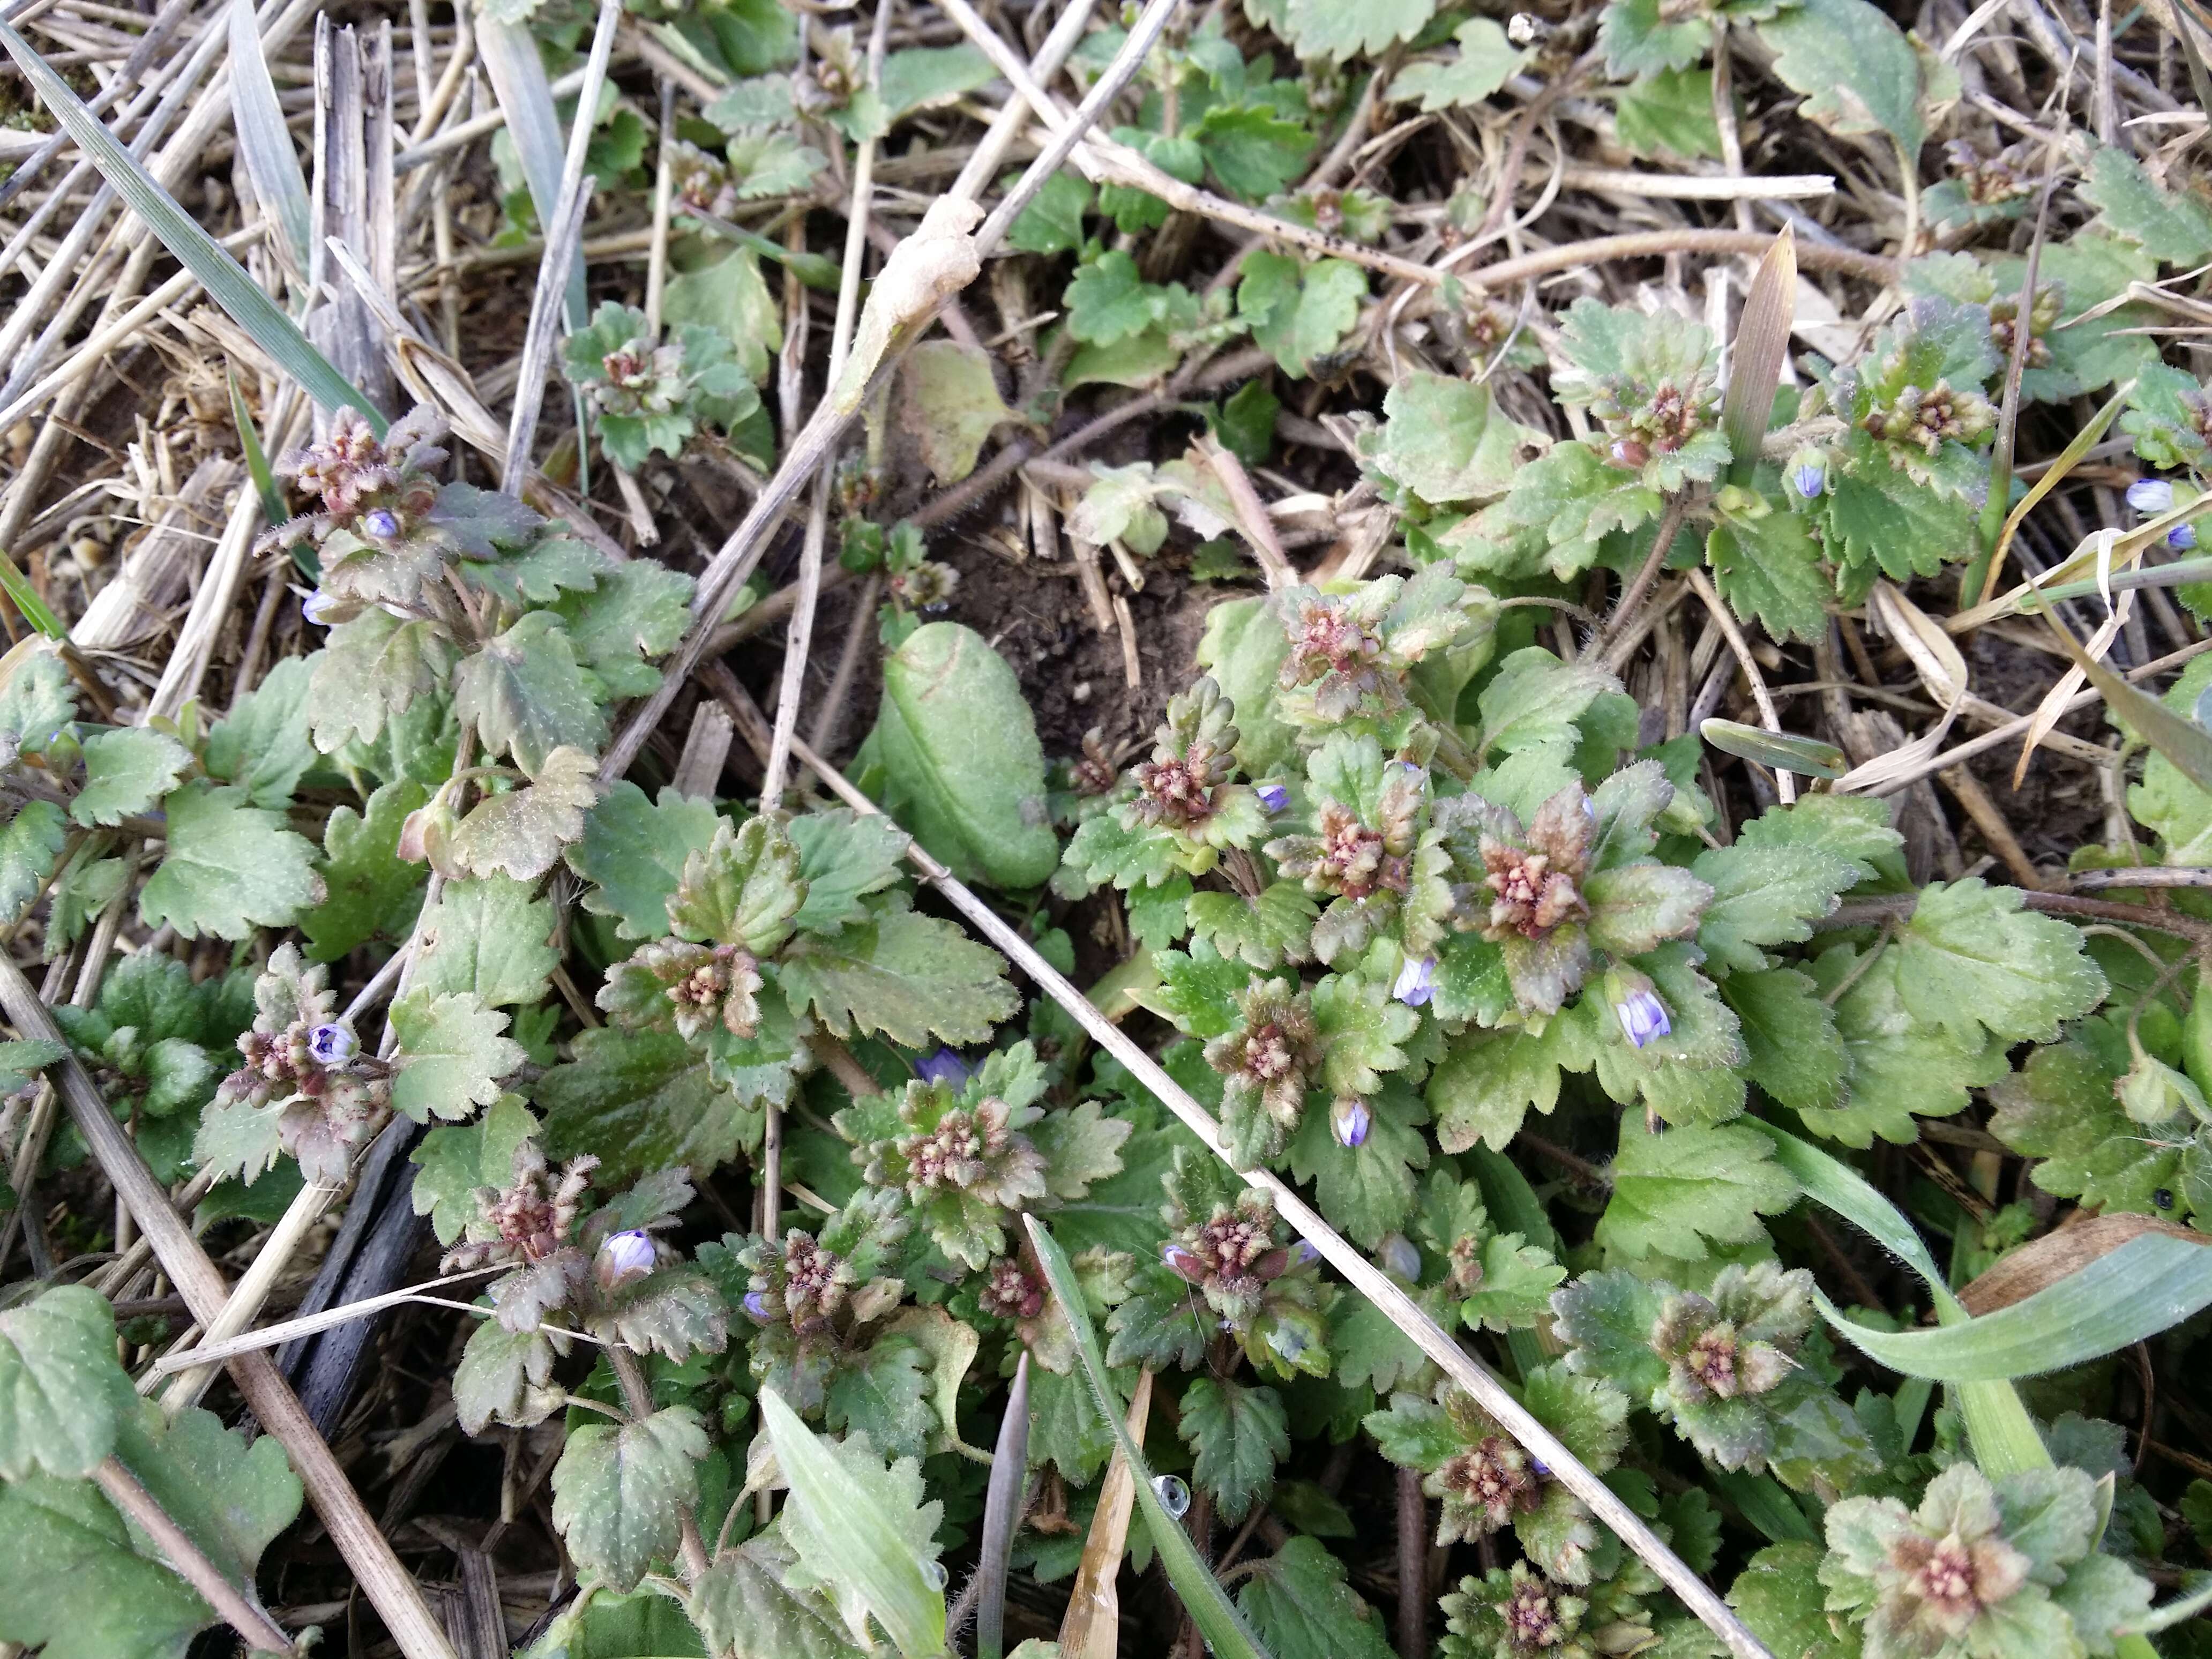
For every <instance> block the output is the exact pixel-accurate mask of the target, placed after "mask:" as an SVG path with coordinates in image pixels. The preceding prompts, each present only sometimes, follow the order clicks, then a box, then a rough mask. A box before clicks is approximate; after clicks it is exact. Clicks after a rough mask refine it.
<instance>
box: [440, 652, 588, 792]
mask: <svg viewBox="0 0 2212 1659" xmlns="http://www.w3.org/2000/svg"><path fill="white" fill-rule="evenodd" d="M453 714H454V715H455V716H456V718H458V719H459V720H473V721H474V722H476V727H477V736H478V737H480V738H483V744H484V752H485V753H486V754H487V755H497V754H500V753H501V752H507V753H511V754H513V757H514V763H515V764H516V765H518V766H520V768H521V769H523V770H524V771H526V772H527V773H529V774H530V775H531V776H532V777H536V776H537V775H538V773H539V772H541V771H542V770H544V766H545V762H546V758H547V757H548V756H550V754H551V753H552V752H553V750H556V749H558V748H561V747H562V746H563V745H571V746H574V747H575V748H578V749H582V750H596V749H597V748H598V747H599V744H602V743H604V742H605V740H606V735H607V722H606V716H605V714H603V713H602V712H601V710H600V708H599V703H598V702H596V701H595V700H594V699H593V697H592V691H591V688H590V687H589V686H588V685H587V684H586V683H585V680H584V677H583V675H582V674H581V673H580V672H579V671H578V665H577V662H576V653H575V650H574V647H572V646H571V645H570V643H569V641H568V630H567V629H564V628H562V626H561V621H560V618H559V617H556V616H555V615H554V614H553V613H552V612H551V611H528V612H526V613H525V615H524V616H523V617H522V620H521V621H520V622H518V623H515V624H514V626H513V627H512V628H510V629H507V631H506V632H505V633H504V634H501V635H500V636H499V637H498V638H497V639H495V640H491V641H487V642H486V643H485V645H484V647H483V649H482V650H481V651H477V652H475V653H471V655H469V656H467V657H465V658H463V659H461V665H460V666H459V668H458V669H457V670H455V671H454V675H453Z"/></svg>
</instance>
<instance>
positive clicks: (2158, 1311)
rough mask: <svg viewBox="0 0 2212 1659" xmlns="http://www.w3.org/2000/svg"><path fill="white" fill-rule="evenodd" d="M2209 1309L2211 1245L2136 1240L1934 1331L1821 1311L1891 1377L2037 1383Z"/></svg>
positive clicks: (2163, 1236) (1824, 1305) (2149, 1236)
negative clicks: (1888, 1326) (2028, 1379)
mask: <svg viewBox="0 0 2212 1659" xmlns="http://www.w3.org/2000/svg"><path fill="white" fill-rule="evenodd" d="M2208 1306H2212V1242H2209V1243H2197V1242H2196V1241H2195V1240H2194V1239H2191V1238H2182V1237H2176V1236H2175V1235H2173V1234H2171V1233H2142V1234H2140V1235H2138V1236H2137V1237H2134V1238H2131V1239H2129V1240H2128V1241H2127V1242H2126V1243H2124V1244H2122V1245H2120V1246H2119V1247H2118V1249H2114V1250H2111V1251H2109V1252H2107V1253H2106V1255H2100V1256H2099V1257H2098V1258H2097V1259H2096V1260H2095V1261H2092V1262H2090V1263H2089V1264H2088V1265H2087V1267H2080V1268H2077V1269H2075V1271H2074V1272H2072V1273H2068V1274H2067V1275H2066V1276H2065V1277H2064V1278H2063V1279H2058V1280H2057V1281H2056V1282H2055V1283H2053V1284H2050V1285H2045V1286H2044V1287H2043V1288H2042V1289H2041V1290H2039V1291H2036V1292H2034V1294H2033V1295H2031V1296H2028V1297H2024V1298H2023V1299H2021V1301H2018V1302H2015V1303H2012V1304H2009V1305H2008V1306H2006V1307H2002V1308H2000V1309H1998V1310H1996V1311H1995V1312H1994V1313H1987V1314H1982V1315H1979V1316H1976V1317H1974V1318H1972V1319H1968V1320H1963V1321H1961V1322H1959V1323H1957V1324H1953V1325H1944V1326H1941V1327H1938V1328H1936V1329H1934V1330H1906V1331H1883V1330H1877V1329H1875V1328H1872V1327H1869V1326H1866V1325H1862V1324H1860V1323H1859V1322H1857V1321H1856V1320H1851V1319H1846V1318H1845V1317H1844V1316H1843V1315H1842V1314H1840V1313H1839V1312H1838V1311H1837V1310H1836V1309H1835V1307H1834V1306H1833V1305H1832V1304H1830V1303H1829V1302H1828V1301H1827V1300H1826V1298H1825V1297H1823V1298H1821V1300H1820V1311H1821V1312H1822V1313H1823V1314H1825V1315H1826V1316H1827V1319H1828V1322H1829V1323H1830V1324H1831V1325H1832V1326H1834V1327H1835V1328H1836V1330H1837V1331H1838V1333H1839V1334H1842V1335H1843V1336H1844V1337H1846V1338H1848V1339H1849V1340H1850V1341H1851V1342H1852V1343H1853V1344H1854V1345H1855V1346H1857V1347H1858V1348H1860V1349H1861V1350H1863V1352H1866V1353H1868V1354H1869V1355H1871V1356H1872V1357H1873V1358H1875V1359H1877V1360H1879V1361H1880V1362H1881V1364H1885V1365H1887V1366H1888V1367H1889V1368H1890V1370H1893V1371H1899V1372H1901V1373H1903V1374H1904V1375H1905V1376H1924V1377H1929V1378H1930V1379H1932V1380H1934V1381H1936V1382H1939V1383H1999V1382H2005V1381H2008V1380H2009V1379H2011V1378H2013V1377H2018V1376H2040V1375H2042V1374H2043V1373H2044V1372H2045V1371H2054V1370H2063V1369H2065V1368H2066V1367H2068V1366H2069V1365H2078V1364H2081V1363H2083V1362H2084V1361H2086V1360H2090V1359H2096V1358H2102V1357H2103V1356H2104V1355H2106V1354H2108V1353H2116V1352H2118V1351H2119V1350H2120V1349H2122V1348H2125V1347H2131V1346H2134V1345H2135V1344H2136V1343H2137V1342H2141V1341H2143V1340H2146V1339H2148V1338H2149V1337H2153V1336H2155V1335H2157V1334H2159V1333H2160V1332H2161V1331H2165V1330H2169V1329H2171V1328H2172V1327H2174V1326H2175V1325H2178V1324H2179V1323H2180V1322H2182V1321H2183V1320H2185V1319H2187V1318H2189V1317H2190V1316H2191V1315H2193V1314H2196V1313H2197V1312H2199V1311H2201V1310H2203V1309H2204V1308H2206V1307H2208Z"/></svg>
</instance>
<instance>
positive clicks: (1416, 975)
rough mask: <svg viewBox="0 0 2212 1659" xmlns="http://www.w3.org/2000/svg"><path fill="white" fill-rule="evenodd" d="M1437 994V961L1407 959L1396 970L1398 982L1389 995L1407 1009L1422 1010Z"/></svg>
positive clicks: (1425, 958)
mask: <svg viewBox="0 0 2212 1659" xmlns="http://www.w3.org/2000/svg"><path fill="white" fill-rule="evenodd" d="M1390 994H1391V995H1392V996H1394V997H1395V998H1397V999H1398V1000H1399V1001H1401V1002H1402V1003H1404V1004H1405V1005H1406V1006H1407V1007H1408V1008H1424V1007H1426V1006H1428V1001H1429V999H1430V998H1431V997H1432V996H1434V995H1435V994H1437V959H1436V958H1435V957H1420V958H1419V959H1418V960H1416V959H1414V958H1413V957H1408V958H1407V962H1406V965H1405V966H1404V967H1403V968H1401V969H1399V970H1398V982H1397V983H1396V984H1395V985H1394V986H1392V987H1390Z"/></svg>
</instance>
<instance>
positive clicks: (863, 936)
mask: <svg viewBox="0 0 2212 1659" xmlns="http://www.w3.org/2000/svg"><path fill="white" fill-rule="evenodd" d="M896 897H897V902H896V904H893V903H891V902H889V901H879V902H878V906H877V908H876V911H875V917H874V920H872V921H865V922H860V923H856V924H854V926H852V927H847V928H844V929H842V931H840V932H839V933H837V934H836V935H835V936H834V937H833V938H829V939H821V938H817V937H811V936H810V937H807V938H803V939H799V940H798V941H797V942H795V943H794V944H793V945H792V946H791V948H790V949H789V950H787V951H786V952H785V953H784V956H783V960H782V963H781V970H780V972H781V982H782V985H783V988H784V994H786V995H787V996H788V997H789V998H790V999H791V1002H792V1006H793V1008H794V1009H800V1008H810V1007H811V1009H812V1010H813V1012H814V1013H815V1015H816V1017H817V1018H819V1019H820V1020H821V1021H822V1023H823V1025H825V1026H827V1027H828V1028H829V1030H830V1032H831V1033H832V1034H833V1035H835V1036H848V1035H850V1034H851V1033H853V1032H854V1031H855V1030H857V1031H859V1032H860V1034H861V1035H863V1036H873V1035H876V1034H878V1033H880V1034H881V1035H883V1036H887V1037H889V1038H890V1040H891V1041H892V1042H896V1043H900V1044H902V1045H903V1046H905V1047H906V1048H927V1047H928V1046H929V1045H930V1040H931V1039H932V1038H933V1037H934V1038H936V1039H937V1040H939V1041H940V1042H949V1043H952V1044H955V1045H965V1044H969V1043H975V1042H988V1041H989V1040H990V1036H991V1031H992V1028H993V1027H994V1025H995V1024H997V1023H998V1022H999V1021H1000V1020H1002V1019H1010V1018H1012V1017H1013V1014H1014V1012H1015V1011H1016V1010H1017V1009H1018V1008H1019V1007H1020V1006H1021V999H1020V998H1019V997H1018V995H1016V994H1015V992H1014V988H1013V987H1012V986H1011V985H1010V984H1008V983H1007V982H1006V967H1005V964H1004V963H1002V962H1000V959H999V955H998V952H996V951H993V950H991V949H990V948H989V947H988V946H987V945H978V944H976V943H975V941H974V940H973V939H969V937H968V936H967V935H966V934H964V933H962V932H961V931H960V929H959V928H957V927H955V926H953V924H952V923H951V922H949V921H939V919H938V918H937V917H935V916H925V915H917V914H916V913H915V911H913V910H911V909H909V908H907V901H906V899H905V897H904V896H903V895H900V896H896Z"/></svg>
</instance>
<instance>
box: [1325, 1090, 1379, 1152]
mask: <svg viewBox="0 0 2212 1659" xmlns="http://www.w3.org/2000/svg"><path fill="white" fill-rule="evenodd" d="M1328 1127H1330V1129H1332V1130H1333V1131H1334V1133H1335V1135H1336V1144H1337V1145H1338V1146H1364V1145H1365V1144H1366V1140H1367V1132H1368V1131H1369V1130H1370V1129H1371V1128H1373V1127H1375V1114H1374V1113H1372V1112H1370V1111H1369V1110H1368V1109H1367V1103H1366V1102H1365V1101H1364V1100H1362V1099H1360V1098H1359V1097H1358V1096H1356V1095H1346V1097H1344V1098H1343V1099H1341V1100H1340V1101H1338V1102H1337V1103H1336V1104H1335V1105H1334V1106H1332V1107H1330V1108H1329V1109H1328Z"/></svg>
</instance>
